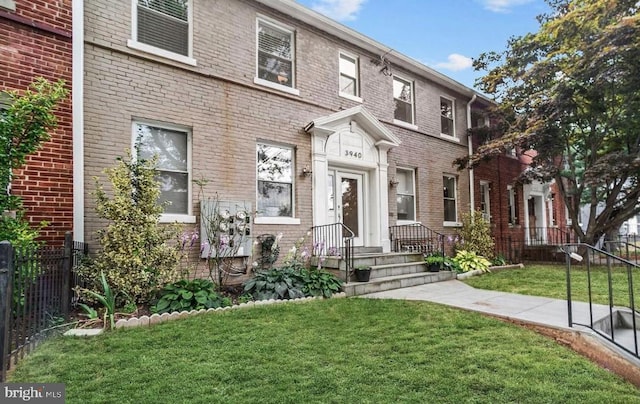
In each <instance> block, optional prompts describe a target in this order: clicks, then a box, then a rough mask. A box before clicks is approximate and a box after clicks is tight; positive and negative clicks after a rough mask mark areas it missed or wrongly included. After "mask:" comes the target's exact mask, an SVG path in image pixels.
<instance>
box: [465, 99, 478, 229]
mask: <svg viewBox="0 0 640 404" xmlns="http://www.w3.org/2000/svg"><path fill="white" fill-rule="evenodd" d="M476 98H478V95H477V94H473V96H472V97H471V100H470V101H469V102H468V103H467V133H468V136H467V145H468V146H469V158H471V156H472V155H473V139H472V138H471V132H470V131H469V130H470V129H471V126H472V125H471V104H473V103H474V102H475V101H476ZM474 182H475V176H474V174H473V167H471V166H469V210H470V212H471V222H473V220H474V218H473V212H475V210H476V209H475V206H476V194H475V190H476V188H475V185H474Z"/></svg>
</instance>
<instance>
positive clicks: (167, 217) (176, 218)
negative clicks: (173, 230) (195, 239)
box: [160, 214, 196, 223]
mask: <svg viewBox="0 0 640 404" xmlns="http://www.w3.org/2000/svg"><path fill="white" fill-rule="evenodd" d="M175 222H178V223H195V222H196V217H195V216H193V215H178V214H163V215H160V223H175Z"/></svg>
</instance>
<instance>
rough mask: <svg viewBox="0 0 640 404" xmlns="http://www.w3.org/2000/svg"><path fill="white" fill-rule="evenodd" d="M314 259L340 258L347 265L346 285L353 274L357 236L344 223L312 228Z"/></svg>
mask: <svg viewBox="0 0 640 404" xmlns="http://www.w3.org/2000/svg"><path fill="white" fill-rule="evenodd" d="M311 235H312V237H313V239H312V243H313V248H312V255H313V256H314V257H340V258H341V259H342V260H344V264H345V272H346V273H345V283H349V279H351V274H352V273H353V269H354V268H353V263H354V260H353V256H354V248H353V239H354V237H355V234H354V233H353V231H351V229H349V227H347V226H345V225H344V224H342V223H332V224H326V225H322V226H313V227H312V228H311Z"/></svg>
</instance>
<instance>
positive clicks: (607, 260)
mask: <svg viewBox="0 0 640 404" xmlns="http://www.w3.org/2000/svg"><path fill="white" fill-rule="evenodd" d="M562 249H563V251H564V252H565V253H566V282H567V309H568V322H569V327H573V326H574V325H579V326H583V327H587V328H589V329H591V330H593V331H594V332H596V333H597V334H598V335H600V336H601V337H603V338H605V339H607V340H608V341H610V342H612V343H613V344H615V345H616V346H618V347H620V348H621V349H623V350H625V351H626V352H628V353H629V354H631V355H633V356H635V357H637V358H640V352H639V350H638V330H637V327H638V324H637V323H636V322H637V319H636V317H637V316H638V314H639V313H637V311H636V302H635V294H634V291H635V287H634V271H638V270H640V265H638V264H636V263H634V262H631V261H629V260H627V259H624V258H622V257H619V256H616V255H614V254H612V253H610V252H608V251H605V250H601V249H599V248H596V247H594V246H591V245H589V244H584V243H573V244H565V245H563V246H562ZM574 261H584V262H582V263H581V266H584V268H580V269H575V270H574V269H572V262H574ZM575 266H576V265H573V267H575ZM603 266H604V269H605V270H606V274H607V295H608V296H607V297H608V317H607V318H605V320H604V321H603V320H602V319H599V320H597V321H596V320H595V319H594V302H593V297H594V295H595V293H596V292H594V290H593V289H594V288H593V282H592V280H593V273H594V272H595V271H602V270H603V269H602V267H603ZM594 267H595V268H594ZM578 270H580V271H586V282H587V284H586V289H584V287H578V288H576V289H575V291H574V289H573V287H574V286H575V283H576V282H577V279H575V278H574V277H573V273H572V271H578ZM616 271H617V272H620V271H624V272H625V274H626V280H625V283H626V285H624V288H623V287H620V285H617V286H618V287H617V288H616V287H614V282H615V280H614V279H617V280H618V281H619V280H620V277H619V276H617V277H614V276H613V275H614V272H616ZM623 277H624V276H623ZM585 290H586V291H585ZM620 290H626V292H625V293H626V296H617V295H616V296H614V293H615V294H619V293H622V292H620ZM577 293H586V300H587V302H588V311H589V313H588V323H581V322H578V321H576V320H575V316H576V313H574V307H573V306H574V305H573V303H574V302H572V299H574V294H577ZM627 299H628V300H627ZM624 300H627V303H624V304H622V302H623V301H624ZM577 301H578V300H576V302H577ZM579 301H582V300H581V299H580V300H579ZM614 302H617V303H618V304H615V303H614ZM622 309H624V311H623V313H628V314H630V315H631V321H630V323H631V324H630V326H627V327H624V328H625V329H627V328H630V329H631V333H632V337H633V347H630V345H631V344H629V343H628V338H624V340H625V341H626V342H627V343H626V344H625V343H624V341H623V338H622V336H619V335H618V330H619V328H618V327H616V326H617V325H618V324H619V321H620V320H619V318H618V316H619V315H621V314H620V310H622ZM596 323H597V324H596Z"/></svg>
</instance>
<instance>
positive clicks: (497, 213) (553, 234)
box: [470, 100, 573, 260]
mask: <svg viewBox="0 0 640 404" xmlns="http://www.w3.org/2000/svg"><path fill="white" fill-rule="evenodd" d="M488 107H489V104H488V103H486V102H484V101H482V100H481V101H478V102H476V103H474V104H473V108H472V111H471V127H472V128H479V127H483V126H489V125H490V122H489V119H488V118H487V112H486V111H487V108H488ZM481 132H482V131H480V132H479V133H481ZM485 136H486V135H485ZM486 140H489V139H485V138H484V137H483V136H482V135H476V136H473V142H472V146H473V149H474V150H475V149H476V148H478V147H479V146H480V145H481V144H482V143H483V142H484V141H486ZM533 153H535V151H532V150H528V151H526V152H522V151H521V150H517V149H515V148H514V149H509V150H507V151H506V152H505V153H504V154H502V155H498V156H496V157H494V158H492V159H491V160H489V161H486V162H482V163H481V164H479V165H478V166H477V167H475V168H474V169H473V170H472V171H471V174H470V176H471V177H472V178H473V189H474V194H473V202H472V204H473V206H475V208H476V210H479V211H481V212H482V214H483V217H484V218H485V219H486V220H488V221H489V223H490V225H491V230H492V235H493V237H494V239H495V242H496V250H497V251H498V252H499V253H501V254H503V255H505V256H506V257H508V258H509V257H510V258H513V259H518V260H519V259H522V258H524V257H523V254H524V251H523V249H524V247H527V246H545V245H548V244H561V243H566V242H569V241H570V240H573V239H572V238H570V234H571V233H572V232H571V231H570V229H569V228H568V223H567V220H566V217H567V215H566V208H565V205H564V203H563V201H562V198H560V197H556V195H558V196H559V194H558V190H557V186H556V184H554V183H546V184H545V183H541V182H539V181H534V182H532V183H530V184H521V183H519V182H518V181H517V180H518V177H519V176H520V174H522V173H523V171H524V170H527V169H528V167H529V166H530V164H531V161H532V160H531V158H532V156H533ZM514 250H517V252H514Z"/></svg>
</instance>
